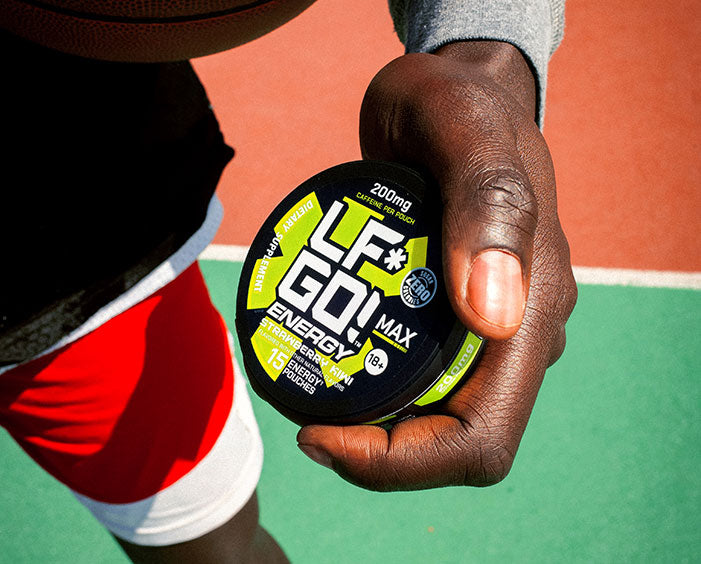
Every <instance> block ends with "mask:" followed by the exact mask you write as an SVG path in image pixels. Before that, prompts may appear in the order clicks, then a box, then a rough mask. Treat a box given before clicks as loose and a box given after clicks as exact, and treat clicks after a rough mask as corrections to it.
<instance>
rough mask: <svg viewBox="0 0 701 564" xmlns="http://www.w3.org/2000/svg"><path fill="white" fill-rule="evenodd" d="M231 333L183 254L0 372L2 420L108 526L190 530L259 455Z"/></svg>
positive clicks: (180, 537) (156, 538) (256, 466)
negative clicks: (139, 293) (169, 276)
mask: <svg viewBox="0 0 701 564" xmlns="http://www.w3.org/2000/svg"><path fill="white" fill-rule="evenodd" d="M229 339H230V336H229V334H228V331H227V329H226V326H225V324H224V321H223V320H222V318H221V317H220V315H219V314H218V312H217V311H216V310H215V308H214V307H213V305H212V303H211V301H210V299H209V295H208V292H207V288H206V286H205V284H204V280H203V279H202V275H201V273H200V270H199V268H198V266H197V265H196V264H195V265H192V266H191V267H189V268H188V269H187V270H185V271H184V272H183V273H182V274H180V275H179V276H178V277H177V278H176V279H175V280H174V281H172V282H170V283H169V284H167V285H166V286H164V287H163V288H161V289H160V290H158V291H157V292H156V293H154V294H152V295H151V296H149V297H147V298H146V299H144V300H143V301H141V302H139V303H137V304H136V305H134V306H133V307H131V308H130V309H128V310H127V311H125V312H123V313H121V314H119V315H117V316H116V317H114V318H112V319H110V320H109V321H108V322H106V323H104V324H103V325H101V326H100V327H98V328H97V329H95V330H93V331H91V332H90V333H88V334H87V335H85V336H83V337H81V338H79V339H78V340H76V341H74V342H72V343H70V344H68V345H66V346H64V347H62V348H60V349H58V350H56V351H53V352H50V353H48V354H45V355H43V356H40V357H38V358H36V359H34V360H31V361H29V362H27V363H24V364H22V365H20V366H17V367H15V368H13V369H11V370H9V371H7V372H5V373H3V374H0V424H1V425H2V426H3V427H5V428H6V429H7V431H8V432H9V433H10V434H11V435H12V437H13V438H14V439H15V440H16V441H17V442H18V443H19V444H20V445H21V446H22V448H23V449H24V450H25V451H26V452H27V453H28V454H29V455H30V456H31V457H32V458H33V459H34V460H36V462H38V463H39V464H40V465H41V466H42V467H43V468H44V469H45V470H46V471H47V472H49V473H50V474H52V475H53V476H54V477H56V478H57V479H58V480H60V481H61V482H62V483H64V484H66V485H67V486H68V487H69V488H71V489H72V490H73V491H74V492H75V494H76V496H77V497H78V499H79V500H80V501H82V502H83V503H84V504H85V505H86V506H87V507H88V508H89V509H90V510H91V511H92V512H93V513H94V514H95V515H96V517H97V518H98V519H99V520H100V521H101V522H102V523H103V524H104V525H105V526H107V528H108V529H110V530H111V531H112V532H113V533H115V534H116V535H117V536H120V537H122V538H125V539H126V540H129V541H131V542H136V543H139V544H149V545H160V544H172V543H175V542H183V541H185V540H189V539H191V538H196V537H198V536H201V535H202V534H204V533H206V532H209V531H210V530H212V529H214V528H216V527H217V526H219V525H221V524H223V523H224V522H226V521H227V520H228V519H230V518H231V517H232V516H233V515H234V514H235V513H236V512H237V511H238V510H239V509H240V508H241V507H242V506H243V505H244V504H245V502H246V501H247V500H248V499H249V498H250V496H251V495H252V493H253V491H254V489H255V486H256V484H257V481H258V477H259V474H260V468H261V464H262V446H261V442H260V436H259V434H258V429H257V426H256V424H255V420H254V418H253V413H252V410H251V406H250V400H249V399H248V396H247V393H246V384H245V382H244V380H243V379H242V378H240V377H239V376H238V375H237V376H236V377H235V376H234V372H235V370H234V364H235V362H232V355H231V348H230V343H229ZM234 391H235V393H234Z"/></svg>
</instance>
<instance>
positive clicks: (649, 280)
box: [200, 245, 701, 290]
mask: <svg viewBox="0 0 701 564" xmlns="http://www.w3.org/2000/svg"><path fill="white" fill-rule="evenodd" d="M247 252H248V247H247V246H244V245H209V246H208V247H207V248H206V249H205V250H204V252H203V253H202V254H201V255H200V258H201V259H203V260H223V261H230V262H243V260H244V259H245V258H246V253H247ZM572 270H573V271H574V277H575V280H577V283H578V284H598V285H602V286H639V287H644V288H682V289H683V288H686V289H692V290H701V272H676V271H671V270H669V271H668V270H633V269H627V268H601V267H593V266H574V267H572Z"/></svg>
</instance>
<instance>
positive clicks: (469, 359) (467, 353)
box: [414, 333, 482, 406]
mask: <svg viewBox="0 0 701 564" xmlns="http://www.w3.org/2000/svg"><path fill="white" fill-rule="evenodd" d="M481 344H482V339H480V338H479V337H478V336H477V335H475V334H474V333H468V334H467V337H465V341H464V342H463V344H462V347H460V350H459V351H458V353H457V354H456V355H455V359H454V360H453V362H452V363H451V365H450V366H449V367H448V368H446V369H445V371H444V372H443V376H441V378H440V379H439V380H438V382H436V383H435V385H434V386H433V387H432V388H431V389H430V390H429V391H428V392H426V393H425V394H424V395H423V396H421V397H420V398H419V399H418V400H417V401H415V402H414V403H415V404H416V405H419V406H424V405H428V404H431V403H434V402H437V401H439V400H442V399H443V398H444V397H445V396H446V395H447V394H448V392H450V390H452V389H453V388H454V387H455V385H456V384H457V383H458V382H459V381H460V380H461V379H462V377H463V376H464V375H465V373H466V372H467V371H468V369H469V368H470V366H472V363H473V362H474V360H475V357H476V356H477V351H479V348H480V345H481Z"/></svg>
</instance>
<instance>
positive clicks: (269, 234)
mask: <svg viewBox="0 0 701 564" xmlns="http://www.w3.org/2000/svg"><path fill="white" fill-rule="evenodd" d="M442 272H443V271H442V262H441V208H440V198H439V195H438V193H437V191H432V192H429V191H428V188H427V184H426V182H425V180H424V179H423V178H422V177H421V176H420V175H419V174H418V173H416V172H415V171H413V170H410V169H408V168H405V167H403V166H399V165H396V164H390V163H384V162H373V161H358V162H351V163H345V164H341V165H338V166H335V167H333V168H331V169H328V170H326V171H324V172H321V173H319V174H317V175H315V176H314V177H312V178H310V179H309V180H307V181H306V182H304V183H303V184H301V185H300V186H299V187H298V188H296V189H295V190H294V191H293V192H292V193H291V194H289V195H288V196H287V197H286V198H285V199H284V200H283V201H282V202H281V203H280V204H279V205H278V206H277V207H276V208H275V210H274V211H273V213H272V214H271V215H270V217H268V219H267V220H266V221H265V223H264V224H263V227H262V228H261V229H260V231H259V232H258V234H257V235H256V237H255V240H254V241H253V244H252V245H251V248H250V250H249V252H248V256H247V257H246V261H245V262H244V266H243V271H242V274H241V281H240V283H239V291H238V298H237V315H236V328H237V332H238V337H239V342H240V344H241V349H242V353H243V359H244V364H245V367H246V371H247V373H248V377H249V381H250V383H251V386H252V387H253V389H254V390H255V391H256V393H258V394H259V395H260V396H261V397H262V398H263V399H265V400H266V401H268V402H269V403H270V404H272V405H273V406H274V407H275V408H276V409H277V410H278V411H280V412H281V413H282V414H283V415H285V416H286V417H287V418H289V419H291V420H292V421H294V422H296V423H298V424H300V425H304V424H308V423H328V424H356V423H375V424H383V425H391V424H394V423H396V422H397V421H399V420H401V419H403V418H405V417H407V416H412V415H417V414H420V413H426V412H427V411H430V410H431V408H432V407H435V405H436V404H437V402H440V401H442V400H444V399H445V398H446V397H448V395H449V394H450V392H451V391H453V390H454V389H456V387H457V386H458V383H459V382H460V381H462V380H464V379H465V377H466V375H467V374H468V373H469V372H470V369H471V368H472V367H473V366H474V364H475V361H476V358H477V356H478V354H479V353H480V351H481V349H482V345H483V341H482V339H481V338H480V337H478V336H477V335H475V334H473V333H471V332H469V331H468V330H467V329H465V327H464V326H463V325H462V324H461V323H460V322H459V321H458V320H457V318H456V317H455V314H454V313H453V311H452V309H451V307H450V304H449V302H448V298H447V296H446V293H445V288H444V284H443V275H442Z"/></svg>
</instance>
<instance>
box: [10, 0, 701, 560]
mask: <svg viewBox="0 0 701 564" xmlns="http://www.w3.org/2000/svg"><path fill="white" fill-rule="evenodd" d="M350 6H352V9H350ZM660 8H661V6H660V4H659V3H658V2H653V1H652V0H638V1H636V2H632V1H625V2H606V1H604V0H595V1H591V2H575V1H574V0H571V1H570V2H569V4H568V7H567V26H566V36H565V41H564V42H563V44H562V46H561V47H560V49H559V50H558V51H557V52H556V54H555V56H554V57H553V60H552V62H551V66H550V75H549V91H548V99H547V106H546V118H545V119H546V125H545V130H544V132H545V136H546V139H547V140H548V143H549V145H550V147H551V150H552V155H553V159H554V162H555V170H556V173H557V182H558V196H559V210H560V216H561V220H562V223H563V226H564V229H565V232H566V234H567V236H568V239H569V242H570V245H571V249H572V262H573V264H574V265H575V274H576V277H577V280H578V284H579V291H580V293H579V301H578V304H577V307H576V308H575V310H574V313H573V315H572V317H571V319H570V322H569V324H568V344H567V349H566V351H565V354H564V355H563V357H562V358H561V359H560V361H559V362H558V363H557V364H556V365H555V366H554V367H552V368H551V369H550V370H549V371H548V372H547V374H546V377H545V381H544V384H543V386H542V389H541V392H540V395H539V397H538V400H537V402H536V405H535V409H534V411H533V415H532V417H531V421H530V424H529V426H528V428H527V430H526V433H525V436H524V438H523V441H522V443H521V447H520V450H519V453H518V456H517V457H516V462H515V464H514V466H513V469H512V471H511V473H510V474H509V476H508V477H507V478H506V479H505V480H504V481H503V482H501V483H500V484H498V485H496V486H493V487H490V488H486V489H469V488H447V489H440V490H431V491H423V492H408V493H391V494H377V493H372V492H367V491H364V490H360V489H358V488H356V487H354V486H351V485H349V484H347V483H345V482H343V481H342V480H340V479H339V478H337V477H336V476H335V475H334V474H333V473H332V472H330V471H328V470H326V469H324V468H321V467H319V466H317V465H316V464H314V463H313V462H311V461H310V460H308V459H307V458H306V457H305V456H304V455H303V454H302V453H301V452H299V450H298V449H297V447H296V442H295V434H296V430H297V428H296V426H295V425H293V424H291V423H289V422H287V421H286V420H285V419H283V418H282V416H280V415H278V414H277V412H275V411H274V410H273V409H272V408H270V407H269V406H267V405H266V404H264V403H263V402H262V401H260V400H258V398H255V397H254V398H253V400H254V408H255V410H256V413H257V416H258V418H259V423H260V426H261V433H262V435H263V440H264V444H265V448H266V462H265V466H264V470H263V476H262V479H261V483H260V486H259V495H260V501H261V512H262V513H261V518H262V521H263V523H264V525H265V526H266V527H267V528H268V529H269V530H270V531H271V532H272V533H273V534H274V535H275V537H276V538H277V539H278V541H279V542H280V544H281V545H282V546H283V547H284V549H285V550H286V552H287V554H288V555H289V557H290V558H291V560H292V562H294V563H300V564H306V563H313V564H317V563H325V562H329V563H330V562H333V563H339V564H343V563H349V564H350V563H357V562H363V563H367V564H374V563H434V562H435V563H472V562H475V563H482V562H539V563H540V562H674V563H677V562H699V561H700V560H701V472H700V471H699V466H701V413H700V411H701V409H700V408H701V379H700V378H699V377H700V376H701V250H700V249H701V230H700V223H701V215H700V214H701V212H700V211H699V210H701V190H699V187H698V186H697V184H696V183H697V182H698V179H699V177H701V170H700V167H699V162H700V160H701V158H700V155H701V136H700V134H699V131H700V130H701V113H700V112H699V109H698V108H699V107H700V104H701V97H700V90H699V86H698V78H697V74H698V70H699V69H700V68H701V56H700V55H699V51H700V49H699V47H700V45H699V41H698V37H699V23H698V22H699V21H701V4H699V3H698V2H691V1H689V0H683V1H680V2H675V3H670V4H668V5H665V6H664V7H663V9H660ZM401 53H402V47H401V45H400V43H399V42H398V40H397V39H396V36H395V35H394V33H393V30H392V24H391V20H390V18H389V14H388V12H387V9H386V3H385V2H384V0H354V1H353V2H352V3H351V2H347V1H345V0H319V1H318V2H317V4H316V5H314V6H312V8H310V9H309V10H308V11H306V12H305V13H303V14H302V15H301V16H300V17H298V18H297V19H295V20H294V21H292V22H291V23H290V24H288V25H287V26H285V27H284V28H281V29H279V30H277V31H275V32H273V33H272V34H270V35H269V36H266V37H264V38H262V39H260V40H257V41H254V42H253V43H251V44H249V45H246V46H244V47H241V48H238V49H235V50H233V51H230V52H227V53H221V54H217V55H213V56H210V57H206V58H202V59H198V60H196V61H195V67H196V69H197V71H198V73H199V74H200V76H201V78H202V80H203V82H204V84H205V86H206V87H207V90H208V92H209V95H210V98H211V100H212V103H213V105H214V108H215V111H216V113H217V115H218V116H219V118H220V121H221V126H222V129H223V131H224V134H225V137H226V138H227V141H228V142H229V143H230V144H231V145H232V146H233V147H234V148H235V149H236V151H237V155H236V157H235V159H234V161H233V162H232V163H231V164H230V165H229V167H228V168H227V170H226V172H225V175H224V178H223V179H222V183H221V186H220V189H219V194H220V198H221V200H222V201H223V203H224V207H225V210H226V211H225V219H224V225H223V226H222V228H221V229H220V231H219V233H218V235H217V238H216V240H215V241H214V245H212V246H211V247H210V248H209V249H207V251H206V252H205V254H204V255H203V256H202V268H203V271H204V273H205V277H206V279H207V282H208V285H209V287H210V289H211V292H212V295H213V297H214V301H215V304H216V305H217V307H218V308H219V309H220V311H221V312H222V314H223V315H224V317H225V318H226V320H227V322H228V323H229V324H230V327H233V321H234V296H235V291H236V285H237V281H238V276H239V273H240V269H241V261H242V259H243V257H244V256H245V252H246V248H247V246H248V245H249V244H250V242H251V241H252V239H253V236H254V234H255V232H256V230H257V229H258V227H259V225H260V224H261V223H262V221H263V220H264V218H265V217H266V216H267V215H268V213H269V212H270V211H271V210H272V209H273V207H274V206H275V205H276V203H277V202H278V201H279V200H280V199H281V198H282V197H283V196H284V195H285V194H287V193H288V192H289V191H290V190H292V189H293V188H294V187H295V186H297V185H298V184H299V183H300V182H301V181H303V180H305V179H306V178H307V177H309V176H311V175H312V174H314V173H316V172H318V171H320V170H322V169H324V168H327V167H329V166H332V165H334V164H337V163H340V162H343V161H349V160H355V159H358V158H359V156H360V155H359V149H358V142H357V114H358V109H359V106H360V101H361V99H362V95H363V92H364V89H365V87H366V85H367V83H368V82H369V81H370V79H371V78H372V76H373V75H374V74H375V73H376V72H377V70H379V69H380V68H381V67H382V66H383V65H384V64H385V63H386V62H388V61H389V60H390V59H391V58H393V57H395V56H398V55H400V54H401ZM0 460H1V462H0V484H2V494H0V562H2V563H4V562H7V563H24V562H27V563H30V562H31V563H34V562H51V563H58V564H63V563H65V564H79V563H86V564H87V563H90V564H93V563H115V564H116V563H120V562H126V559H125V557H124V556H123V555H122V553H121V551H120V550H119V548H118V547H117V545H116V543H115V542H114V541H113V540H112V539H111V537H110V536H109V535H108V534H107V533H106V532H104V531H103V530H102V529H101V528H100V527H99V526H98V525H97V524H96V523H95V522H94V521H93V520H92V519H91V517H90V516H89V514H88V513H87V511H86V510H84V509H83V508H82V507H81V506H79V505H78V503H77V502H76V501H75V500H74V499H73V497H72V495H71V494H70V493H69V492H68V491H67V490H66V489H65V488H63V487H62V486H60V485H58V484H56V483H55V482H54V481H53V480H52V479H51V478H49V477H48V476H47V475H46V474H45V473H44V472H43V471H42V470H40V469H38V468H37V467H36V466H35V465H34V464H33V463H32V462H31V461H30V460H29V458H28V457H27V456H26V455H25V454H24V453H23V452H22V451H21V450H20V449H19V448H18V447H17V446H16V445H15V444H14V443H13V442H12V441H11V440H10V439H9V438H8V436H7V434H6V433H4V431H0Z"/></svg>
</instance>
